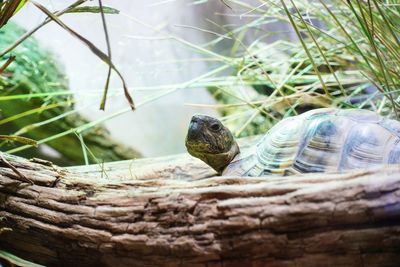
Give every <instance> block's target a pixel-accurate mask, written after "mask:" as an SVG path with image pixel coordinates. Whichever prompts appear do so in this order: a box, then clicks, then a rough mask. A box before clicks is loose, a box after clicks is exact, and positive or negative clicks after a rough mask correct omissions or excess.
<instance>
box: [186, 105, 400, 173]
mask: <svg viewBox="0 0 400 267" xmlns="http://www.w3.org/2000/svg"><path fill="white" fill-rule="evenodd" d="M185 145H186V148H187V150H188V152H189V154H191V155H192V156H194V157H197V158H199V159H201V160H202V161H204V162H205V163H206V164H208V165H209V166H210V167H212V168H213V169H214V170H215V171H217V173H218V174H219V175H230V176H233V175H236V176H255V177H257V176H264V175H283V176H285V175H293V174H299V173H309V172H342V171H346V170H351V169H364V168H369V167H373V166H377V165H380V164H398V163H400V122H398V121H395V120H393V119H388V118H384V117H381V116H379V115H378V114H376V113H375V112H373V111H369V110H361V109H336V108H320V109H314V110H310V111H307V112H305V113H302V114H301V115H298V116H293V117H288V118H285V119H283V120H281V121H280V122H278V123H277V124H276V125H275V126H273V127H272V128H271V129H270V130H269V131H268V132H267V133H266V134H265V135H264V136H263V137H262V138H261V139H260V140H259V141H258V142H257V143H256V144H255V145H251V146H250V147H248V148H246V149H243V151H240V148H239V145H238V143H237V142H236V141H235V138H234V137H233V135H232V133H231V132H230V131H229V129H228V128H227V127H225V126H224V125H223V124H222V123H221V122H220V121H219V120H218V119H216V118H213V117H210V116H207V115H194V116H193V117H192V119H191V121H190V124H189V129H188V133H187V137H186V141H185Z"/></svg>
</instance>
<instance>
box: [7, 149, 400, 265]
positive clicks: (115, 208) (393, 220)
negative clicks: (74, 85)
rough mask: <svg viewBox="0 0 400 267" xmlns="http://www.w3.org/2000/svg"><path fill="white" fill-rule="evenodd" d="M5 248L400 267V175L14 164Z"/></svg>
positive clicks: (45, 260) (74, 261) (146, 258)
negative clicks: (229, 173) (235, 173)
mask: <svg viewBox="0 0 400 267" xmlns="http://www.w3.org/2000/svg"><path fill="white" fill-rule="evenodd" d="M7 159H8V160H9V162H10V163H12V164H13V166H15V167H16V168H17V169H18V170H19V172H21V174H23V175H25V176H26V177H29V179H31V180H32V181H33V182H34V183H35V185H30V184H29V183H27V182H24V180H23V179H21V177H19V176H18V175H16V173H15V172H13V171H12V170H11V169H9V168H7V167H3V168H0V208H1V209H0V217H5V219H4V220H3V221H2V224H1V225H0V228H1V227H9V228H12V231H6V232H4V233H2V234H1V235H0V247H1V249H4V250H7V251H9V252H12V253H13V254H16V255H18V256H20V257H23V258H25V259H28V260H32V261H34V262H37V263H41V264H45V265H50V266H208V267H211V266H268V267H271V266H335V267H336V266H400V167H399V166H391V167H388V166H383V167H380V168H376V169H372V170H363V171H354V172H349V173H344V174H309V175H303V176H296V177H261V178H249V177H247V178H246V177H212V176H213V175H214V173H213V171H212V170H210V169H209V168H208V167H207V166H205V165H204V164H202V163H201V162H199V161H198V160H196V159H193V158H189V157H188V156H187V155H178V156H173V157H164V158H157V159H140V160H136V161H125V162H117V163H110V164H106V165H104V166H98V165H93V166H89V167H74V168H68V169H65V168H59V167H56V166H53V165H51V164H49V163H48V162H41V161H38V162H32V161H28V160H24V159H21V158H16V157H11V156H7Z"/></svg>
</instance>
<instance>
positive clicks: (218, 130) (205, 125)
mask: <svg viewBox="0 0 400 267" xmlns="http://www.w3.org/2000/svg"><path fill="white" fill-rule="evenodd" d="M185 144H186V148H187V150H188V152H189V154H191V155H192V156H194V157H196V158H199V159H201V160H202V161H204V162H205V163H207V164H208V165H210V166H211V167H212V168H213V169H214V170H216V171H217V172H218V173H220V174H221V173H222V172H223V170H224V169H225V167H226V166H227V165H228V164H229V162H231V161H232V160H233V158H234V157H235V156H236V155H237V154H238V153H239V146H238V145H237V144H236V141H235V140H234V138H233V136H232V134H231V132H230V131H229V130H228V128H226V127H225V126H224V125H223V124H222V123H221V122H220V121H219V120H217V119H215V118H213V117H209V116H205V115H195V116H193V118H192V120H191V122H190V125H189V130H188V134H187V137H186V142H185Z"/></svg>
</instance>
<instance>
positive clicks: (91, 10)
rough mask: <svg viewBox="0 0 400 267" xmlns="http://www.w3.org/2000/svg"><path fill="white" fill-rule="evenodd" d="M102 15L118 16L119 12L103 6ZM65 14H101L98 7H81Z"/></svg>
mask: <svg viewBox="0 0 400 267" xmlns="http://www.w3.org/2000/svg"><path fill="white" fill-rule="evenodd" d="M103 12H104V14H119V10H118V9H115V8H112V7H107V6H103ZM67 13H101V10H100V7H98V6H82V7H75V8H73V9H71V10H69V11H68V12H67Z"/></svg>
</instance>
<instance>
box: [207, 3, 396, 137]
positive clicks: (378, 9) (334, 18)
mask: <svg viewBox="0 0 400 267" xmlns="http://www.w3.org/2000/svg"><path fill="white" fill-rule="evenodd" d="M230 3H234V4H235V6H234V8H236V9H237V11H238V12H242V14H246V15H249V14H252V15H253V19H251V17H250V19H248V22H247V23H246V24H245V25H244V26H243V25H241V26H240V27H238V28H237V29H232V30H231V31H230V32H229V33H227V34H228V35H229V36H231V37H232V36H233V37H234V38H236V39H237V42H238V43H240V44H241V45H238V46H239V47H240V46H243V45H242V42H241V40H240V36H243V35H244V34H243V32H246V31H247V32H252V31H257V30H258V29H260V28H263V29H264V30H265V28H266V30H265V31H264V32H261V31H259V30H258V38H257V39H254V40H253V42H251V43H250V44H249V45H248V46H247V47H245V48H242V49H241V54H240V55H238V56H241V57H242V58H243V64H241V65H238V66H237V68H236V70H235V72H234V73H233V74H232V75H231V76H230V78H232V77H236V78H237V79H239V80H241V81H243V83H242V85H239V86H237V87H227V86H224V85H221V86H216V87H214V88H211V91H212V92H213V93H214V94H215V95H216V96H217V99H218V100H219V101H220V102H222V103H223V104H225V105H224V106H222V107H221V106H219V108H220V109H221V110H222V112H223V114H224V115H226V118H225V119H226V120H227V122H228V124H231V126H232V127H233V128H234V130H235V133H236V135H249V134H254V133H258V132H264V131H265V130H266V129H268V128H269V127H271V126H272V125H273V124H274V123H275V122H276V121H278V120H280V119H281V118H282V117H285V116H290V115H295V114H297V113H298V112H303V111H304V110H307V109H310V108H317V107H328V106H330V107H332V106H333V107H339V108H366V109H371V110H374V111H376V112H378V113H380V114H382V115H386V116H390V117H395V118H398V116H399V114H398V113H399V112H398V111H399V96H400V95H399V92H400V91H399V89H400V6H399V5H398V4H397V5H393V4H390V2H388V1H385V2H383V1H377V0H369V1H361V0H349V1H344V0H333V1H323V0H318V1H305V0H296V1H295V0H286V1H285V0H267V1H265V2H264V3H263V4H262V5H259V6H250V5H249V4H248V3H247V2H245V1H236V0H233V1H230ZM239 10H241V11H239ZM272 21H273V22H276V21H280V22H282V23H283V24H285V23H286V24H290V25H291V28H292V29H293V32H294V33H295V36H297V41H296V42H288V41H278V42H276V43H273V44H266V43H265V42H264V41H263V39H264V38H265V37H269V36H270V35H271V34H273V33H268V30H267V29H268V24H269V23H270V22H272ZM218 41H219V40H218V39H216V40H215V41H214V42H213V44H215V43H217V42H218ZM239 51H240V50H239ZM277 55H278V56H277ZM249 84H250V85H251V86H250V87H249V86H248V85H249ZM244 98H247V99H246V101H244ZM240 103H242V104H243V103H245V105H240ZM239 106H240V108H238V107H239Z"/></svg>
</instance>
